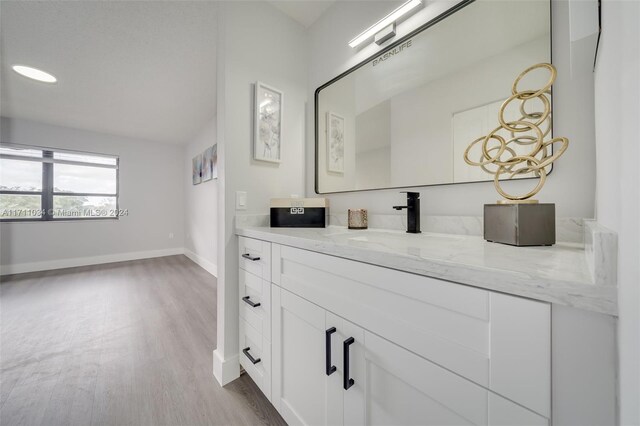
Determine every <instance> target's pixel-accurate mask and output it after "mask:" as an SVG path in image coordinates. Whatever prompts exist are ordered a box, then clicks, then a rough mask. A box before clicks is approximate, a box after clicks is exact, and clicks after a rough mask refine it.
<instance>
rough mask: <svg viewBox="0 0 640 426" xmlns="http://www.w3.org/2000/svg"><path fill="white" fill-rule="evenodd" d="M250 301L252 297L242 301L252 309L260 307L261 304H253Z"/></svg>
mask: <svg viewBox="0 0 640 426" xmlns="http://www.w3.org/2000/svg"><path fill="white" fill-rule="evenodd" d="M249 299H250V296H245V297H243V298H242V300H243V301H244V303H246V304H247V305H249V306H251V307H252V308H257V307H258V306H260V302H258V303H253V302H252V301H251V300H249Z"/></svg>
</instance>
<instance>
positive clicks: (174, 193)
mask: <svg viewBox="0 0 640 426" xmlns="http://www.w3.org/2000/svg"><path fill="white" fill-rule="evenodd" d="M0 131H1V138H2V142H6V143H17V144H24V145H37V146H44V147H52V148H64V149H71V150H78V151H88V152H96V153H103V154H114V155H118V156H119V157H120V172H119V173H120V175H119V179H120V181H119V184H120V198H119V205H120V208H122V209H128V210H129V214H128V216H122V217H121V218H120V219H119V220H86V221H67V222H55V223H52V222H38V223H24V222H22V223H2V224H0V232H1V234H2V236H1V238H0V240H1V242H0V244H1V249H0V251H1V253H0V263H1V264H2V269H3V273H10V272H24V271H28V270H41V269H52V268H56V267H66V266H77V265H80V264H91V263H100V262H105V261H117V260H126V259H129V258H137V257H151V256H153V255H158V256H159V255H169V254H177V253H181V252H182V247H183V245H184V238H183V227H184V224H183V223H184V220H183V205H182V203H183V188H184V184H183V182H184V178H183V173H184V170H183V164H182V162H181V161H180V160H179V159H180V158H182V156H183V147H180V146H177V145H166V144H161V143H152V142H147V141H141V140H135V139H128V138H123V137H117V136H111V135H106V134H101V133H94V132H89V131H85V130H77V129H71V128H66V127H58V126H51V125H47V124H42V123H37V122H33V121H27V120H19V119H7V118H2V122H1V125H0ZM170 233H173V238H170V237H169V234H170Z"/></svg>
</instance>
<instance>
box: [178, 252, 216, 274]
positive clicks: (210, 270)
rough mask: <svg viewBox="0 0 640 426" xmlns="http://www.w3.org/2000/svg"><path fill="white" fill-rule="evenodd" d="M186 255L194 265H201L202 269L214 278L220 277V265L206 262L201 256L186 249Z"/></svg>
mask: <svg viewBox="0 0 640 426" xmlns="http://www.w3.org/2000/svg"><path fill="white" fill-rule="evenodd" d="M184 255H185V256H187V257H188V258H189V259H191V260H193V261H194V263H196V264H197V265H200V266H201V267H202V269H204V270H205V271H207V272H208V273H210V274H211V275H213V276H214V277H216V278H217V277H218V265H215V264H214V263H212V262H210V261H208V260H206V259H205V258H203V257H202V256H199V255H197V254H196V253H194V252H192V251H191V250H189V249H186V248H185V249H184Z"/></svg>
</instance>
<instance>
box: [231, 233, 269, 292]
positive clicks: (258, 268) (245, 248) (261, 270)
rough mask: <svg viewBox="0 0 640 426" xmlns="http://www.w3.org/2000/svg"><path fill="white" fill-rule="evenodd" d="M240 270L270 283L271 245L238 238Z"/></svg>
mask: <svg viewBox="0 0 640 426" xmlns="http://www.w3.org/2000/svg"><path fill="white" fill-rule="evenodd" d="M238 256H239V262H238V263H239V265H240V269H244V270H245V271H247V272H251V273H252V274H253V275H256V276H258V277H261V278H263V279H265V280H267V281H269V282H271V243H268V242H266V241H261V240H255V239H253V238H247V237H238Z"/></svg>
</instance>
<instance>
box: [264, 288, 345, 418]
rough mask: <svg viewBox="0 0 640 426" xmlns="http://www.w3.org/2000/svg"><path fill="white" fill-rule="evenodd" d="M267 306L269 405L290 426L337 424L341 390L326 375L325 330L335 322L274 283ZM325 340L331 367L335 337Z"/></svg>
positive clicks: (332, 377) (333, 377) (333, 378)
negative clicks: (270, 354)
mask: <svg viewBox="0 0 640 426" xmlns="http://www.w3.org/2000/svg"><path fill="white" fill-rule="evenodd" d="M272 306H273V312H272V320H273V330H272V336H273V367H272V372H273V379H272V380H273V382H272V383H273V388H272V401H273V404H274V406H275V407H276V409H277V410H278V412H279V413H280V414H281V415H282V417H283V418H284V419H285V421H286V422H287V423H288V424H289V425H291V426H293V425H337V424H341V423H342V410H343V407H342V387H340V386H339V385H338V383H339V378H338V374H336V373H333V374H331V375H327V371H326V360H327V351H326V348H327V346H326V343H327V339H326V336H327V330H328V329H331V328H332V327H336V325H337V324H331V323H330V322H331V318H328V317H327V312H326V311H325V310H324V309H322V308H320V307H318V306H317V305H314V304H313V303H311V302H308V301H306V300H304V299H302V298H300V297H298V296H295V295H294V294H292V293H289V292H288V291H286V290H282V289H280V288H279V287H278V286H276V285H273V286H272ZM336 329H337V327H336ZM330 337H331V339H332V341H331V343H332V348H331V349H332V351H331V353H332V359H331V362H332V365H336V364H337V362H338V359H337V357H336V355H337V354H338V351H337V349H338V339H337V337H336V336H335V333H333V334H331V335H330ZM336 370H337V368H336Z"/></svg>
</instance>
